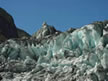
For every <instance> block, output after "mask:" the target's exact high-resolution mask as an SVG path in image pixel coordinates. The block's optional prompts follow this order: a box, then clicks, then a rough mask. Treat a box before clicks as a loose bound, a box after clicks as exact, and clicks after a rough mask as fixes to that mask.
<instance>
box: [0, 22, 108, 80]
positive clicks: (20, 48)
mask: <svg viewBox="0 0 108 81" xmlns="http://www.w3.org/2000/svg"><path fill="white" fill-rule="evenodd" d="M104 27H105V28H106V26H104ZM104 27H103V25H102V24H89V25H85V26H83V27H81V28H79V29H76V30H74V31H73V32H71V33H68V32H63V33H60V34H59V35H57V36H54V37H52V38H51V39H50V38H47V39H43V40H42V41H41V42H40V43H37V42H32V43H30V42H29V41H31V40H27V41H28V42H27V44H25V42H24V41H22V40H20V42H18V41H19V40H17V39H16V40H15V39H9V40H8V41H6V42H4V43H2V44H0V64H1V66H0V71H1V73H0V75H2V76H4V77H5V78H3V81H9V80H10V81H108V78H107V77H108V63H107V60H108V35H107V33H105V32H103V31H105V30H104ZM44 28H45V29H46V30H42V32H43V33H44V34H45V35H46V34H47V33H45V32H46V31H47V26H44ZM47 35H50V34H47ZM6 72H7V74H8V72H10V73H11V74H10V76H8V77H10V78H6V76H7V75H6ZM11 76H13V77H11Z"/></svg>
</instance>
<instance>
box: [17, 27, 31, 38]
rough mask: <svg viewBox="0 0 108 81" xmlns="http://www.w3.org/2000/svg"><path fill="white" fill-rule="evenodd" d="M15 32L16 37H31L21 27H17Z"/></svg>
mask: <svg viewBox="0 0 108 81" xmlns="http://www.w3.org/2000/svg"><path fill="white" fill-rule="evenodd" d="M17 33H18V37H19V38H23V37H28V38H29V37H31V35H29V34H28V33H27V32H25V31H24V30H22V29H19V28H17Z"/></svg>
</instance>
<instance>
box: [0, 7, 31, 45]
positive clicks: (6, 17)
mask: <svg viewBox="0 0 108 81" xmlns="http://www.w3.org/2000/svg"><path fill="white" fill-rule="evenodd" d="M23 36H27V37H30V35H29V34H27V33H26V32H24V31H23V30H21V29H19V28H16V26H15V24H14V20H13V18H12V16H11V15H10V14H9V13H7V12H6V11H5V10H4V9H3V8H0V43H1V42H4V41H5V40H7V39H10V38H20V37H23Z"/></svg>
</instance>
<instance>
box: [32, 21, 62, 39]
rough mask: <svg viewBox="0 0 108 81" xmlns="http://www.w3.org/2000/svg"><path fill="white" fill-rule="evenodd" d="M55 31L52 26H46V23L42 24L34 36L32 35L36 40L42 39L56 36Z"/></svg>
mask: <svg viewBox="0 0 108 81" xmlns="http://www.w3.org/2000/svg"><path fill="white" fill-rule="evenodd" d="M57 32H60V31H57V30H56V29H55V28H54V27H53V26H51V25H48V24H47V23H46V22H44V23H43V24H42V28H40V29H39V30H38V31H37V32H36V33H35V34H33V37H35V38H36V39H43V38H45V37H47V36H51V35H55V34H57Z"/></svg>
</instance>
